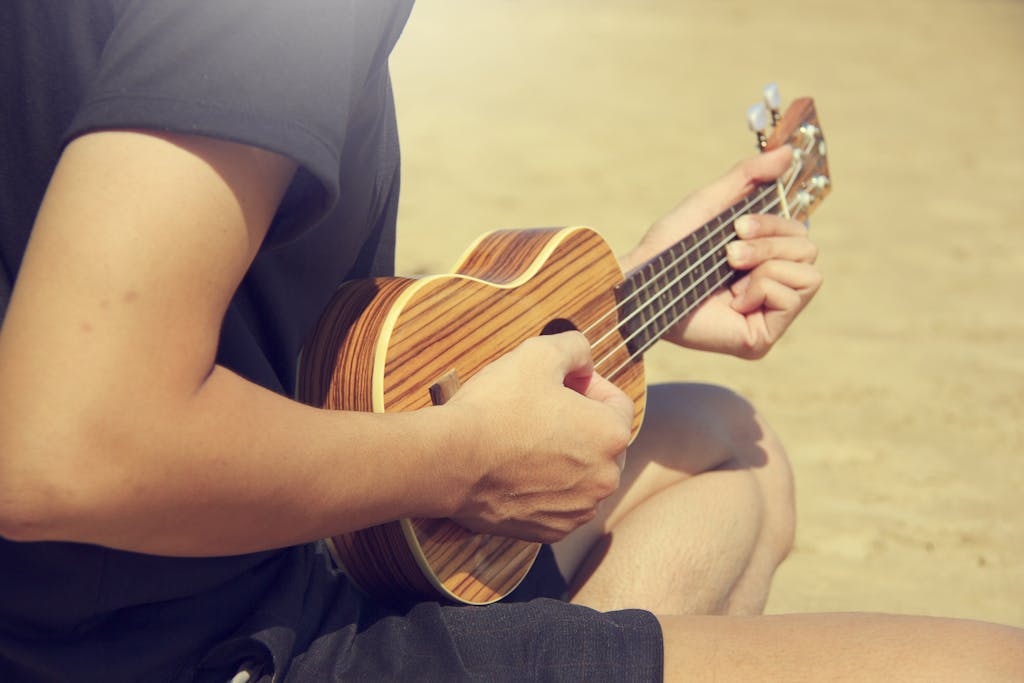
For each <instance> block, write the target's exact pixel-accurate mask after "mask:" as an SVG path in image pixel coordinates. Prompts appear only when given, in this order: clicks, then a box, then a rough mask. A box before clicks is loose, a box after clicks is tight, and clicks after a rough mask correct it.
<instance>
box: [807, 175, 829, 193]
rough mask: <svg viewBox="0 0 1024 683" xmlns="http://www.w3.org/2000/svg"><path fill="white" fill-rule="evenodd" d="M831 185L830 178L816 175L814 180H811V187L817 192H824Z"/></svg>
mask: <svg viewBox="0 0 1024 683" xmlns="http://www.w3.org/2000/svg"><path fill="white" fill-rule="evenodd" d="M831 183H832V181H831V180H829V178H828V176H823V175H816V176H814V177H813V178H811V187H813V188H814V189H815V190H824V189H825V188H826V187H828V186H829V185H830V184H831Z"/></svg>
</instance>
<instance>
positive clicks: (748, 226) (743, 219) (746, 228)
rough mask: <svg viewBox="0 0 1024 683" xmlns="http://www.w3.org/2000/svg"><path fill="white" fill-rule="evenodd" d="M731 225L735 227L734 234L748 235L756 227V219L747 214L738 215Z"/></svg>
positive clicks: (752, 232) (751, 233)
mask: <svg viewBox="0 0 1024 683" xmlns="http://www.w3.org/2000/svg"><path fill="white" fill-rule="evenodd" d="M733 227H734V228H735V229H736V234H737V235H739V236H740V237H750V236H751V235H753V234H754V230H755V229H756V228H757V219H755V218H754V217H753V216H751V215H749V214H747V215H746V216H740V217H739V218H737V219H736V222H735V223H734V224H733Z"/></svg>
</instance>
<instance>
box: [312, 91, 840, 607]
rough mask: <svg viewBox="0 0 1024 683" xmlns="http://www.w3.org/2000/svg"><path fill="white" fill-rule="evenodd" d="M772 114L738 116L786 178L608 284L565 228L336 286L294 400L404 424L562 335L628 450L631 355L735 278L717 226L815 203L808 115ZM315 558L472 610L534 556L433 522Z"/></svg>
mask: <svg viewBox="0 0 1024 683" xmlns="http://www.w3.org/2000/svg"><path fill="white" fill-rule="evenodd" d="M777 99H778V98H777V95H775V93H774V91H773V90H771V89H766V100H767V101H768V103H769V104H768V107H769V108H770V110H771V114H770V115H769V114H768V111H769V109H768V108H764V106H763V105H760V107H761V109H760V110H759V111H760V113H755V112H754V108H752V113H751V115H750V117H751V125H752V127H753V128H755V129H756V130H757V131H758V137H759V141H760V146H761V148H762V149H772V148H775V147H778V146H781V145H784V144H790V145H792V146H793V149H794V162H793V165H792V167H791V168H790V169H789V170H788V171H787V172H786V173H785V174H784V175H783V176H782V177H781V178H780V179H779V180H778V181H776V182H772V183H768V184H765V185H763V186H761V187H758V188H757V189H756V190H755V191H754V192H752V193H751V194H750V195H748V196H747V197H746V198H744V199H743V200H741V201H740V202H738V203H736V204H735V205H733V206H732V207H730V208H729V209H727V210H726V211H725V212H723V213H722V214H720V215H719V216H718V217H716V218H715V219H713V220H712V221H710V222H708V223H707V224H705V225H703V226H702V227H700V228H699V229H698V230H696V231H695V232H693V233H691V234H690V235H688V236H687V237H686V238H685V239H683V240H682V241H681V242H679V243H677V244H676V245H675V246H673V247H671V248H670V249H668V250H666V251H664V252H662V253H661V254H660V255H658V256H657V257H655V258H654V259H652V260H651V261H649V262H648V263H646V264H645V265H643V266H642V267H640V268H637V269H636V270H634V271H632V272H630V273H627V274H625V275H623V273H622V272H621V270H620V269H619V264H618V261H617V259H616V257H615V255H614V254H613V253H612V251H611V249H610V248H609V247H608V245H607V244H606V243H605V242H604V240H603V239H602V238H601V237H600V236H599V235H598V234H597V233H595V232H594V231H593V230H590V229H588V228H583V227H570V228H557V229H556V228H550V229H535V230H500V231H497V232H492V233H489V234H487V235H484V236H483V237H481V238H480V239H479V240H477V242H476V243H475V244H474V245H473V246H471V247H470V248H469V250H468V251H467V252H466V254H465V255H464V256H463V257H462V260H461V261H460V262H459V263H458V265H457V266H456V267H455V269H454V271H453V272H452V273H448V274H444V275H435V276H430V277H422V278H415V279H413V278H378V279H371V280H361V281H354V282H349V283H346V284H345V285H343V286H342V287H341V288H340V289H339V290H338V292H337V293H336V295H335V296H334V298H333V299H332V301H331V303H330V304H329V305H328V307H327V308H326V310H325V312H324V314H323V316H322V318H321V320H320V322H319V323H318V325H317V327H316V329H315V330H314V332H313V334H312V336H311V338H310V340H309V341H308V343H307V344H306V346H305V347H304V349H303V353H302V362H301V364H300V370H299V376H298V398H299V400H301V401H303V402H305V403H308V404H310V405H314V406H318V407H323V408H329V409H335V410H363V411H376V412H395V411H404V410H416V409H418V408H423V407H426V406H428V405H431V404H432V403H435V404H436V403H441V402H444V401H445V400H446V399H447V398H448V397H449V396H450V395H451V394H452V393H453V392H454V391H455V390H456V389H457V387H458V379H459V378H461V379H463V380H465V379H467V378H469V377H472V376H473V374H474V373H476V372H477V371H478V370H480V369H481V368H482V367H484V366H485V365H486V364H488V363H489V362H491V361H493V360H494V359H496V358H497V357H499V356H501V355H502V354H504V353H506V352H507V351H509V350H511V349H512V348H513V347H515V346H517V345H518V344H519V343H520V342H522V341H523V340H525V339H527V338H528V337H532V336H535V335H539V334H546V333H552V332H559V331H565V330H569V329H576V330H580V331H582V332H583V333H584V334H585V335H586V337H587V338H588V339H589V340H590V343H591V348H592V350H593V357H594V362H595V364H596V369H597V371H598V372H600V373H601V374H602V375H604V376H605V377H607V378H609V379H610V380H611V381H613V382H614V383H615V384H616V385H617V386H618V387H619V388H621V389H622V390H623V391H624V392H625V393H626V394H627V395H629V396H630V397H631V398H632V399H633V402H634V405H635V407H636V408H635V413H634V418H633V436H635V435H636V432H637V430H639V428H640V423H641V422H642V420H643V415H644V406H645V391H646V387H645V384H644V371H643V363H642V356H643V352H644V350H645V349H647V348H648V347H649V346H651V344H653V343H654V342H655V341H657V340H658V339H659V338H660V336H661V335H662V334H663V333H664V332H665V331H666V330H668V328H670V327H671V326H672V325H673V324H674V323H676V322H678V321H679V320H681V319H682V318H684V317H685V316H687V315H688V314H689V313H690V311H692V310H693V309H694V308H695V307H696V306H697V305H699V304H700V303H701V302H702V301H704V300H705V299H706V298H707V297H708V296H710V295H711V294H713V293H714V292H716V291H717V290H718V289H719V288H720V287H722V286H723V285H727V284H728V283H730V282H731V281H733V280H734V279H735V278H736V277H738V276H739V275H741V273H737V272H735V271H733V270H732V268H730V267H729V265H728V264H727V262H726V256H725V245H726V244H727V243H728V242H730V241H731V240H733V239H736V234H735V231H734V229H733V221H734V220H735V219H736V218H738V217H739V216H742V215H744V214H748V213H775V214H781V215H787V216H790V217H794V218H797V219H801V220H803V219H805V218H806V217H807V216H808V215H809V214H810V213H811V211H812V210H813V209H814V208H815V207H816V206H817V204H818V203H819V202H820V201H821V200H822V199H823V198H824V196H825V195H826V194H827V193H828V190H829V185H830V181H829V176H828V167H827V163H826V150H825V141H824V138H823V137H822V135H821V130H820V128H819V127H818V121H817V115H816V113H815V110H814V104H813V102H812V101H811V100H810V99H800V100H797V101H796V102H794V103H793V104H792V105H791V106H790V107H789V108H788V110H787V111H786V113H785V115H784V116H780V115H779V112H778V104H777ZM759 118H761V119H764V121H758V119H759ZM769 119H771V120H772V121H773V123H774V129H773V130H772V131H771V133H770V134H769V133H768V132H767V131H766V129H767V128H768V127H769V125H768V120H769ZM439 466H443V465H439ZM424 476H430V475H429V473H427V472H425V473H424ZM327 545H328V546H329V548H330V550H331V553H332V554H333V556H334V559H335V560H336V561H337V563H338V564H339V566H340V567H341V568H342V569H343V570H344V571H345V572H346V573H347V574H348V575H349V577H350V578H351V579H352V580H353V581H355V582H356V584H358V585H359V586H360V587H361V588H362V589H363V590H365V591H366V592H368V593H370V594H371V595H374V596H376V597H378V598H379V599H382V600H388V601H395V600H402V599H408V598H426V599H441V600H447V601H453V602H459V603H465V604H474V605H480V604H487V603H491V602H495V601H497V600H500V599H501V598H503V597H505V596H506V595H508V593H510V592H511V591H512V590H513V589H514V588H515V587H516V586H517V585H518V584H519V582H520V581H521V580H522V578H523V577H524V576H525V575H526V573H527V572H528V571H529V569H530V567H531V565H532V564H533V561H534V558H535V557H536V555H537V552H538V550H539V549H540V545H539V544H538V543H532V542H527V541H522V540H518V539H514V538H507V537H501V536H489V535H480V534H474V533H472V532H469V531H467V530H466V529H464V528H463V527H461V526H459V525H457V524H455V523H454V522H452V521H450V520H446V519H401V520H397V521H393V522H388V523H385V524H381V525H379V526H375V527H371V528H368V529H362V530H360V531H355V532H352V533H347V534H341V535H338V536H334V537H333V538H330V539H327Z"/></svg>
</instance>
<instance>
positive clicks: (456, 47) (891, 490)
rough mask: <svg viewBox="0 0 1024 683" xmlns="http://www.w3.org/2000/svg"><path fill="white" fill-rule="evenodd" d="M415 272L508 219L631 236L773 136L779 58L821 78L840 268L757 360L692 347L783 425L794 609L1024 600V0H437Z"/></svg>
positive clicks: (986, 615)
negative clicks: (761, 127) (768, 131)
mask: <svg viewBox="0 0 1024 683" xmlns="http://www.w3.org/2000/svg"><path fill="white" fill-rule="evenodd" d="M392 64H393V68H394V80H395V85H396V88H397V92H398V108H399V121H400V126H401V128H400V130H401V135H402V142H403V154H404V169H405V176H404V181H403V183H404V185H403V192H404V199H403V203H402V205H401V212H400V221H399V225H400V236H399V242H400V245H401V246H400V252H399V272H400V273H403V274H411V273H434V272H444V271H446V270H448V268H449V267H450V266H451V265H452V264H453V262H454V261H455V259H456V258H457V257H458V256H459V255H461V253H462V252H463V250H464V249H465V247H466V246H468V244H469V243H470V242H471V241H472V239H473V238H474V237H476V236H477V235H478V234H480V233H482V232H484V231H487V230H489V229H493V228H498V227H525V226H540V225H566V224H586V225H590V226H592V227H595V228H597V229H598V230H599V231H600V232H601V233H602V234H604V235H605V237H606V238H607V239H608V241H609V242H610V243H611V244H612V245H613V246H614V247H615V248H616V249H618V250H623V249H625V248H626V247H628V246H630V245H631V243H632V240H633V239H634V238H635V237H636V236H638V235H639V233H640V231H641V230H643V229H644V228H645V227H646V226H647V225H648V224H649V223H650V222H651V221H652V220H653V219H654V218H656V217H657V216H659V215H660V214H661V213H663V212H664V211H665V210H667V209H668V208H670V207H671V206H672V205H673V204H674V203H676V201H677V200H678V199H680V198H681V197H682V196H683V195H685V194H686V193H687V192H688V191H690V190H691V189H694V188H696V187H698V186H700V185H701V184H703V183H705V182H706V181H708V180H710V179H711V178H713V177H715V176H717V175H718V174H719V173H721V172H722V171H724V170H725V169H726V168H727V167H729V166H731V165H732V164H733V163H734V162H735V161H737V160H739V159H740V158H742V157H744V156H746V155H748V154H750V153H752V150H753V139H752V137H751V135H750V134H749V133H748V132H747V130H746V124H745V111H746V107H747V106H748V105H749V104H751V103H753V102H754V101H756V100H757V98H758V97H759V93H760V89H761V87H762V85H763V84H764V83H766V82H769V81H775V82H777V83H778V84H779V86H780V88H781V90H782V94H783V98H784V99H785V100H787V101H788V100H789V99H792V98H794V97H797V96H803V95H808V96H812V97H814V99H815V101H816V103H817V107H818V112H819V115H820V119H821V122H822V125H823V128H824V131H825V135H826V137H827V139H828V143H829V156H830V167H831V173H832V177H833V181H834V191H833V193H832V195H831V196H830V197H829V198H828V200H827V201H826V202H825V203H824V205H823V206H822V207H821V209H820V210H819V211H818V213H817V214H816V215H815V217H814V220H813V223H812V230H813V233H814V235H815V238H816V240H817V242H818V244H819V245H820V247H821V250H822V255H821V259H820V261H819V263H820V265H821V267H822V269H823V271H824V273H825V286H824V287H823V289H822V291H821V293H820V294H819V296H818V298H817V299H816V300H815V301H814V303H813V304H812V305H811V307H810V308H809V309H808V310H807V312H806V313H805V315H804V316H803V317H802V318H801V319H800V320H799V321H798V322H797V323H796V325H795V326H794V327H793V328H792V329H791V330H790V332H789V334H788V335H787V337H786V338H785V339H784V340H783V342H782V343H781V344H780V345H779V346H778V347H777V348H776V349H775V350H774V351H773V352H772V353H771V354H769V356H768V357H767V358H766V359H764V360H762V361H760V362H757V363H748V362H743V361H739V360H736V359H731V358H724V357H717V356H712V355H709V354H702V353H696V352H690V351H681V350H678V349H674V348H659V349H657V350H655V351H653V352H650V353H649V354H648V373H649V377H650V379H651V380H652V381H663V380H699V381H712V382H717V383H721V384H724V385H726V386H729V387H732V388H734V389H736V390H738V391H740V392H741V393H743V394H744V395H746V396H747V397H749V398H750V399H751V400H753V401H754V402H755V403H756V404H757V406H758V407H759V408H760V410H761V411H762V412H763V413H764V414H765V415H766V416H767V417H768V418H769V420H770V421H771V423H772V424H773V425H774V427H775V428H776V429H777V430H778V431H779V432H780V433H781V435H782V436H783V439H784V440H785V442H786V444H787V447H788V450H789V453H790V457H791V459H792V461H793V464H794V467H795V473H796V480H797V486H798V505H799V529H798V537H797V543H796V548H795V550H794V552H793V554H792V556H791V557H790V559H789V560H788V561H787V562H786V563H785V564H784V565H783V567H782V568H781V570H780V572H779V574H778V575H777V579H776V583H775V589H774V593H773V595H772V598H771V600H770V602H769V605H768V611H769V612H794V611H795V612H802V611H822V610H880V611H889V612H912V613H921V614H936V615H948V616H960V617H970V618H980V619H989V620H995V621H1000V622H1004V623H1010V624H1015V625H1018V626H1024V304H1022V298H1024V294H1022V291H1024V286H1022V282H1021V276H1022V275H1024V225H1022V224H1024V187H1022V185H1024V76H1022V75H1021V74H1024V2H1021V1H1020V0H900V1H898V2H889V1H883V0H859V1H858V2H842V3H840V2H811V1H810V0H778V1H777V2H774V3H753V2H740V1H737V0H731V1H730V0H725V1H723V0H719V1H716V2H696V1H689V2H687V1H684V0H636V1H627V0H421V1H420V3H419V5H418V6H417V8H416V9H415V10H414V12H413V16H412V18H411V20H410V22H409V24H408V27H407V29H406V31H405V35H404V36H403V38H402V40H401V42H400V43H399V47H398V49H397V50H396V52H395V55H394V58H393V60H392Z"/></svg>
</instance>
